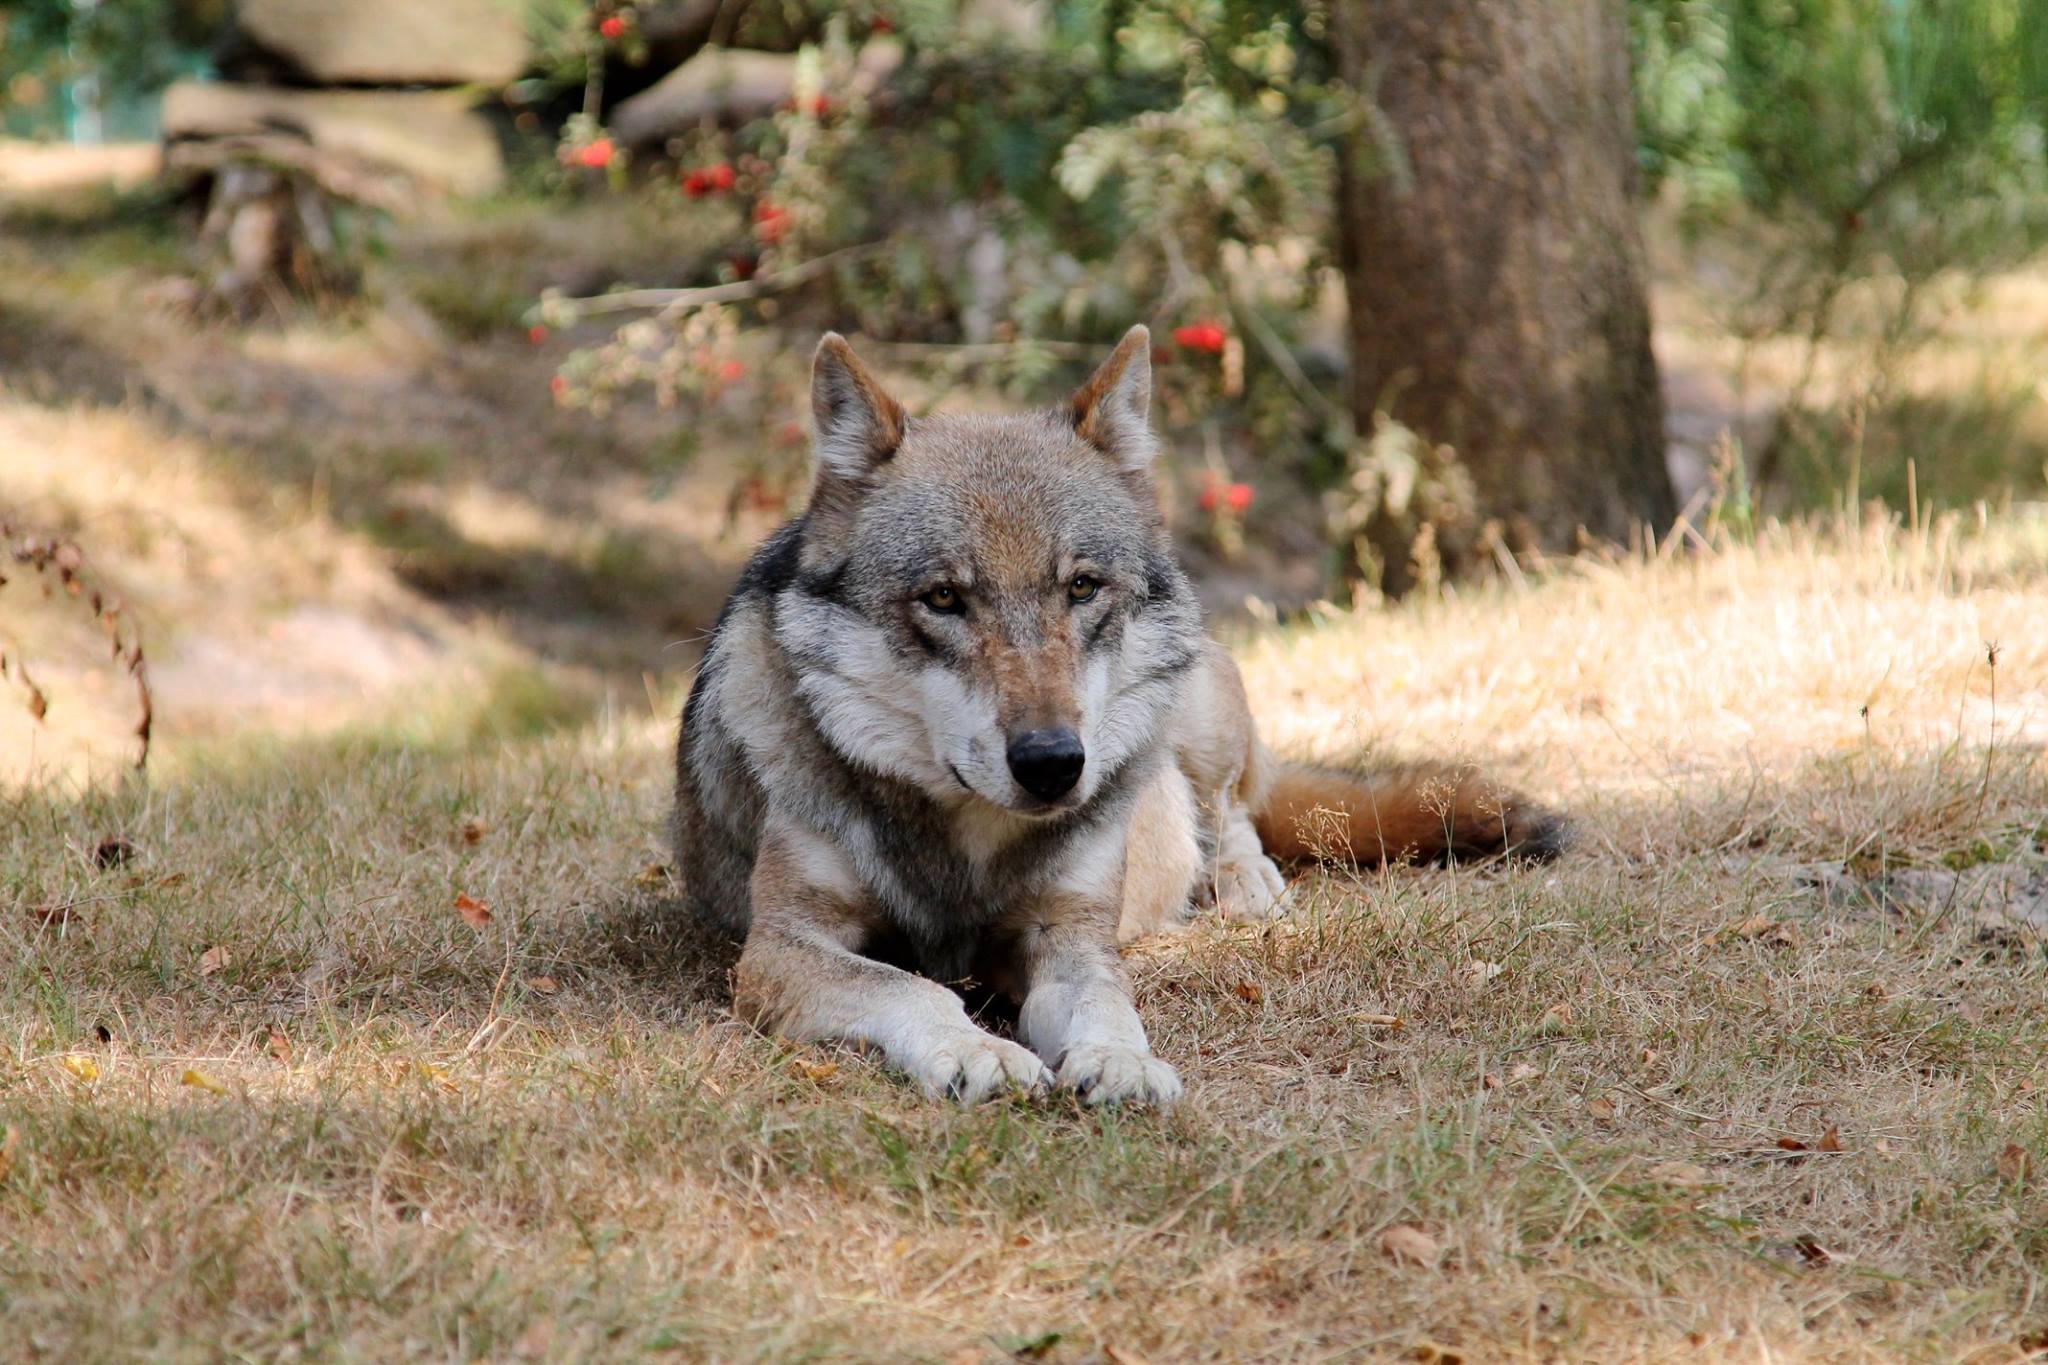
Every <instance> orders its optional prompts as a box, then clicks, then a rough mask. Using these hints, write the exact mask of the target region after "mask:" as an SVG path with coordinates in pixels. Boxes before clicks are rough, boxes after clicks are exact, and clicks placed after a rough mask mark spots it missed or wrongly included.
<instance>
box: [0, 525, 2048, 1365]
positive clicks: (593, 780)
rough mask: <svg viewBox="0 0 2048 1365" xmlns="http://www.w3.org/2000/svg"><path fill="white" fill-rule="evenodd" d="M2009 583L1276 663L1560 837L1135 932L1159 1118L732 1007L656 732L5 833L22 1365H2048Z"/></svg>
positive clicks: (1747, 571)
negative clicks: (1877, 1363)
mask: <svg viewBox="0 0 2048 1365" xmlns="http://www.w3.org/2000/svg"><path fill="white" fill-rule="evenodd" d="M2044 566H2048V528H2044V526H2043V524H2042V523H2041V522H2039V521H2038V520H2036V521H2032V522H2024V523H2007V524H1994V525H1993V526H1992V527H1991V528H1990V530H1989V531H1988V532H1986V533H1982V534H1980V533H1978V532H1976V531H1975V530H1973V529H1969V528H1963V529H1951V530H1949V531H1947V532H1944V533H1941V534H1936V533H1933V532H1929V533H1927V534H1926V535H1923V536H1921V537H1917V538H1916V537H1912V536H1909V535H1906V534H1904V533H1902V532H1896V531H1888V530H1875V531H1871V532H1869V533H1867V534H1863V535H1860V536H1858V535H1833V536H1822V535H1815V534H1810V533H1791V532H1784V533H1774V534H1773V535H1771V536H1769V537H1767V538H1766V541H1765V543H1764V544H1762V545H1761V546H1758V547H1754V548H1724V549H1723V550H1721V551H1719V552H1717V553H1714V554H1711V555H1684V556H1674V558H1673V559H1672V560H1671V561H1670V562H1666V563H1661V564H1647V565H1646V564H1625V565H1619V566H1609V567H1599V566H1590V565H1588V566H1579V567H1571V568H1565V569H1562V570H1560V571H1558V572H1557V573H1556V574H1555V575H1554V576H1553V577H1552V578H1551V579H1550V580H1549V581H1546V582H1542V583H1539V584H1537V585H1535V586H1533V587H1531V588H1528V589H1526V590H1514V589H1510V588H1507V587H1499V588H1493V589H1487V590H1483V591H1479V592H1476V593H1472V594H1467V595H1465V596H1463V597H1460V598H1456V599H1452V600H1446V601H1442V602H1438V603H1433V604H1427V605H1423V606H1419V607H1416V608H1411V609H1404V610H1401V611H1397V612H1370V613H1365V614H1361V615H1356V616H1353V615H1332V616H1331V617H1330V618H1329V619H1327V620H1325V621H1323V622H1321V623H1318V624H1316V625H1313V626H1310V627H1303V628H1295V629H1291V630H1285V631H1269V632H1264V633H1261V634H1259V635H1257V636H1255V637H1251V638H1248V639H1246V640H1245V641H1243V642H1242V645H1241V650H1240V655H1241V657H1242V658H1243V659H1244V661H1245V663H1246V667H1247V671H1248V674H1249V676H1250V679H1251V681H1252V690H1253V694H1254V696H1255V697H1256V698H1257V699H1258V706H1259V708H1260V711H1261V719H1262V720H1263V722H1264V723H1265V724H1266V726H1267V727H1268V729H1269V731H1270V732H1271V733H1272V734H1273V735H1274V737H1275V738H1276V740H1277V741H1278V742H1279V743H1280V744H1281V745H1282V746H1283V747H1289V748H1296V749H1306V750H1314V751H1318V752H1322V753H1326V754H1330V755H1334V756H1340V757H1341V756H1347V755H1354V754H1356V753H1357V752H1359V751H1360V750H1372V751H1375V752H1384V753H1386V754H1388V755H1390V756H1399V757H1406V756H1410V755H1413V754H1417V753H1422V752H1432V753H1441V752H1445V751H1450V752H1453V753H1456V754H1460V755H1463V756H1467V757H1472V758H1475V759H1480V760H1483V761H1485V762H1487V763H1488V764H1489V765H1490V766H1493V767H1495V768H1498V769H1501V770H1503V771H1504V772H1506V773H1507V774H1509V775H1511V776H1512V777H1514V778H1515V779H1516V780H1518V781H1522V782H1524V783H1526V784H1528V785H1529V786H1531V787H1532V788H1535V789H1536V790H1538V791H1540V792H1542V793H1544V794H1545V795H1547V796H1552V797H1555V798H1556V799H1559V800H1561V801H1563V802H1565V803H1566V804H1568V805H1570V806H1572V807H1573V808H1574V809H1575V810H1577V811H1578V812H1579V813H1580V816H1581V819H1582V821H1583V839H1582V842H1581V845H1580V848H1579V849H1578V851H1576V852H1574V853H1573V854H1571V855H1570V856H1568V857H1567V858H1566V859H1565V860H1564V861H1562V862H1561V863H1559V864H1557V865H1555V866H1552V867H1547V868H1542V869H1536V870H1508V869H1498V868H1488V869H1460V870H1452V871H1446V872H1417V871H1397V872H1391V873H1385V874H1374V875H1368V876H1363V877H1352V876H1346V875H1318V876H1315V877H1312V878H1310V879H1309V880H1308V881H1307V882H1305V883H1304V884H1303V886H1302V887H1301V888H1300V894H1301V898H1302V902H1303V904H1302V906H1301V908H1300V910H1299V912H1298V913H1297V914H1295V915H1294V916H1293V917H1292V918H1290V919H1288V920H1286V921H1284V922H1281V923H1277V924H1274V925H1271V926H1268V927H1263V928H1258V927H1231V926H1225V925H1220V924H1207V925H1202V926H1200V927H1198V928H1196V929H1195V930H1194V931H1192V932H1190V933H1188V934H1186V935H1184V936H1180V937H1177V938H1174V939H1170V940H1164V941H1156V942H1152V943H1148V944H1145V945H1141V946H1140V948H1139V949H1138V950H1137V952H1136V953H1135V954H1134V959H1133V969H1134V973H1135V976H1136V979H1137V983H1138V987H1139V990H1140V992H1141V995H1142V997H1143V1001H1142V1007H1143V1009H1144V1011H1145V1013H1146V1016H1147V1018H1148V1019H1149V1020H1150V1021H1151V1025H1152V1028H1153V1031H1154V1036H1155V1039H1156V1041H1157V1044H1158V1046H1159V1048H1160V1050H1161V1051H1162V1053H1163V1054H1164V1055H1166V1056H1167V1057H1168V1058H1170V1059H1171V1060H1172V1061H1174V1062H1175V1063H1176V1064H1177V1065H1178V1066H1179V1067H1180V1068H1181V1070H1182V1073H1183V1075H1184V1077H1185V1079H1186V1080H1187V1083H1188V1090H1189V1100H1188V1102H1187V1103H1186V1105H1185V1106H1184V1107H1183V1108H1182V1109H1181V1110H1180V1111H1179V1112H1177V1113H1175V1114H1173V1115H1172V1116H1170V1117H1165V1118H1159V1117H1154V1116H1150V1115H1143V1114H1097V1113H1083V1112H1080V1111H1078V1110H1076V1109H1075V1108H1074V1107H1072V1106H1070V1105H1068V1104H1065V1103H1058V1102H1053V1103H1044V1104H1037V1105H1024V1104H999V1105H993V1106H989V1107H985V1108H980V1109H975V1110H960V1109H956V1108H951V1107H945V1106H939V1105H933V1104H929V1103H927V1102H925V1101H923V1100H921V1099H919V1098H917V1097H916V1096H915V1095H913V1094H912V1093H911V1092H909V1091H908V1090H907V1089H906V1088H905V1087H903V1086H901V1085H899V1084H898V1083H897V1082H896V1081H894V1080H892V1079H891V1078H890V1077H888V1076H887V1075H886V1074H884V1073H882V1072H880V1071H879V1070H877V1069H876V1068H875V1067H874V1066H873V1065H872V1064H871V1063H869V1062H867V1061H864V1060H861V1059H858V1058H855V1057H853V1056H849V1055H843V1054H840V1053H838V1052H834V1051H830V1050H826V1049H797V1048H790V1047H787V1046H784V1045H780V1044H777V1043H774V1042H771V1041H768V1040H764V1039H762V1038H759V1037H756V1036H753V1035H752V1034H750V1033H748V1032H747V1031H745V1030H743V1029H742V1028H740V1027H739V1026H737V1025H736V1024H734V1023H733V1022H732V1021H731V1020H730V1019H729V1018H728V1017H727V1015H726V1014H725V1012H724V1011H723V1009H722V1006H721V1000H720V997H721V992H722V986H721V982H722V971H721V968H722V956H721V951H720V949H719V948H718V947H717V946H716V945H710V944H706V943H702V942H698V941H695V940H693V939H692V937H691V935H690V934H689V933H688V932H687V931H686V929H684V928H683V927H682V926H680V925H679V924H678V923H677V922H676V920H675V918H674V913H673V912H674V905H673V901H672V899H671V893H672V888H671V887H669V886H668V885H667V884H666V882H665V881H664V880H663V879H662V878H661V877H660V876H659V875H654V874H649V873H648V872H647V870H646V869H647V865H648V864H649V863H653V862H657V861H658V860H659V859H660V858H661V857H662V856H663V855H662V851H661V848H660V844H659V834H658V831H659V828H660V822H661V817H662V813H663V806H664V803H665V792H664V787H665V782H664V769H665V763H666V755H665V744H666V740H667V737H668V733H669V726H670V724H671V721H670V713H669V711H668V706H669V705H670V704H672V702H673V700H674V699H673V697H667V698H663V699H662V702H661V705H660V707H659V709H656V707H655V706H653V705H652V704H650V706H649V707H648V709H647V710H646V711H644V712H642V713H639V714H636V715H623V714H616V713H615V714H612V715H610V716H609V717H608V718H606V719H605V720H604V721H603V722H602V723H600V724H597V725H594V726H593V727H591V728H589V729H586V730H582V731H579V732H576V733H567V734H558V735H556V736H554V737H552V738H547V739H542V740H537V741H530V742H525V743H520V744H485V745H482V746H477V745H475V744H473V743H467V742H461V741H459V740H457V739H450V738H447V737H440V738H439V739H437V737H436V736H435V735H434V734H433V733H432V730H431V727H430V726H427V725H425V723H424V722H422V721H420V720H419V719H418V718H417V717H415V718H412V719H411V720H409V721H407V722H406V729H405V733H406V734H408V735H410V736H412V737H413V738H414V739H415V740H416V741H419V742H413V743H404V744H401V743H399V742H396V741H395V740H393V739H391V738H390V737H389V736H390V735H391V734H392V733H394V730H393V729H392V728H391V727H385V728H383V729H378V728H376V727H370V728H368V729H365V730H363V731H362V732H361V733H360V734H359V735H357V736H356V737H354V738H349V739H344V740H332V739H330V740H305V741H301V742H296V743H282V742H272V743H266V744H252V743H233V744H221V745H216V746H215V747H213V748H210V749H194V748H192V747H191V746H190V745H188V746H187V747H186V749H185V751H184V753H183V755H182V756H181V757H180V758H178V759H177V760H176V761H174V762H172V763H171V764H170V765H169V767H168V769H167V770H166V771H165V772H163V773H161V774H159V775H158V778H157V779H156V782H155V785H153V786H151V787H147V788H145V787H140V786H131V787H128V788H125V789H106V788H98V789H93V790H88V791H82V792H77V791H66V790H63V789H46V790H44V791H42V792H40V793H38V794H33V795H28V796H24V797H21V798H18V799H14V800H12V801H10V802H9V803H8V804H7V805H5V806H0V1036H4V1037H5V1039H6V1043H7V1046H6V1050H5V1053H4V1055H0V1123H4V1125H5V1126H6V1127H7V1128H8V1129H9V1130H10V1133H11V1134H12V1136H11V1137H10V1138H9V1139H8V1141H9V1142H10V1143H11V1144H12V1145H11V1146H10V1147H9V1149H8V1150H9V1153H10V1155H9V1158H8V1161H9V1169H8V1170H7V1172H6V1175H5V1177H4V1181H0V1318H4V1320H5V1321H6V1323H7V1325H8V1327H7V1331H6V1332H5V1333H0V1354H5V1355H11V1356H16V1357H23V1358H41V1359H50V1360H57V1359H86V1358H109V1357H117V1356H127V1355H150V1356H152V1357H160V1358H171V1359H183V1358H192V1359H202V1358H204V1359H213V1358H219V1357H222V1356H229V1357H262V1358H273V1357H280V1356H294V1355H303V1356H311V1357H318V1358H359V1359H383V1358H390V1357H394V1356H399V1355H409V1356H434V1357H462V1358H472V1357H476V1358H490V1359H501V1360H506V1359H517V1358H533V1359H568V1358H597V1357H605V1358H611V1357H620V1356H635V1355H640V1354H650V1353H655V1352H660V1351H672V1352H675V1353H678V1354H680V1355H681V1356H683V1357H685V1358H690V1357H713V1358H721V1359H724V1358H747V1359H754V1358H773V1359H781V1358H789V1357H797V1356H802V1357H806V1358H819V1359H904V1358H916V1359H937V1360H953V1359H961V1360H982V1359H989V1360H995V1359H1008V1358H1016V1357H1019V1356H1022V1357H1027V1358H1039V1359H1049V1360H1068V1361H1083V1360H1091V1359H1092V1360H1133V1359H1150V1360H1154V1361H1167V1360H1190V1359H1250V1358H1264V1359H1299V1360H1309V1359H1325V1358H1345V1359H1358V1358H1364V1359H1377V1358H1386V1359H1404V1358H1405V1359H1430V1358H1435V1359H1446V1358H1451V1357H1452V1356H1453V1355H1454V1354H1456V1353H1462V1354H1463V1357H1464V1358H1465V1359H1469V1360H1475V1361H1476V1360H1491V1359H1554V1360H1581V1359H1598V1360H1635V1359H1673V1358H1677V1359H1702V1360H1716V1359H1741V1360H1774V1361H1786V1360H1866V1359H1867V1360H1893V1359H1924V1360H1954V1359H1972V1360H1981V1361H2016V1360H2020V1359H2023V1358H2027V1357H2028V1356H2029V1353H2034V1354H2039V1353H2040V1352H2041V1351H2042V1350H2043V1349H2044V1346H2048V1343H2044V1340H2043V1337H2042V1335H2041V1334H2042V1333H2043V1332H2044V1331H2048V1301H2044V1296H2043V1293H2042V1291H2043V1287H2044V1283H2043V1277H2044V1274H2048V1177H2044V1174H2043V1171H2044V1167H2048V1116H2044V1095H2048V1015H2044V1012H2043V1009H2042V1000H2043V989H2044V985H2048V953H2044V947H2043V943H2044V931H2048V924H2044V923H2043V922H2042V921H2041V920H2040V919H2030V918H2029V916H2030V915H2033V914H2048V911H2044V910H2043V907H2044V904H2048V901H2044V899H2043V898H2041V897H2040V896H2039V895H2037V896H2036V898H2035V899H2033V900H2031V901H2030V900H2028V899H2027V898H2026V896H2025V895H2024V894H2017V893H2016V894H2015V895H2014V896H2012V897H2008V898H2007V899H2006V900H2003V901H2000V900H1997V899H1996V898H1995V897H1993V896H1992V895H1991V892H1990V889H1989V888H1991V887H1992V883H1991V882H1990V881H1988V880H1986V877H1987V875H1988V874H1992V873H1995V874H1997V875H1998V876H2001V877H2003V876H2005V875H2007V873H2008V872H2010V871H2011V870H2012V869H2019V873H2018V874H2016V875H2017V876H2019V877H2020V878H2021V881H2020V882H2015V883H2013V884H2015V885H2021V890H2022V892H2024V890H2025V888H2024V885H2023V884H2022V883H2023V879H2024V875H2026V874H2027V873H2029V872H2030V873H2031V875H2032V876H2033V877H2034V878H2036V883H2035V886H2036V890H2037V892H2038V891H2039V890H2040V889H2041V888H2042V887H2043V886H2048V873H2044V872H2043V864H2044V861H2048V847H2044V845H2048V827H2044V819H2048V816H2044V812H2048V768H2044V762H2043V759H2042V738H2043V735H2044V721H2048V714H2044V700H2048V629H2044V627H2048V568H2044ZM1992 640H1995V641H1997V642H1998V643H1999V644H2000V646H2001V652H2000V653H1999V656H1998V662H1997V666H1996V669H1995V672H1994V670H1993V669H1992V668H1991V667H1990V666H1989V665H1988V663H1987V655H1986V648H1985V646H1986V642H1987V641H1992ZM1994 688H1995V701H1994V695H1993V693H1994ZM1866 706H1867V707H1868V708H1869V709H1868V715H1867V717H1866V716H1865V715H1864V714H1862V708H1864V707H1866ZM380 734H381V735H383V736H385V737H384V738H379V735H380ZM110 837H119V838H122V839H125V840H127V841H129V843H130V844H131V845H132V846H133V848H134V849H135V850H136V852H135V854H134V856H133V857H132V859H129V860H127V861H118V862H115V863H114V864H113V865H111V866H108V867H104V868H102V867H101V866H99V865H98V864H99V862H100V861H101V859H99V858H96V856H95V850H96V849H98V848H99V847H100V845H101V844H102V842H103V841H105V840H107V839H108V838H110ZM1954 874H1960V876H1956V875H1954ZM1944 879H1947V880H1944ZM457 895H468V896H471V897H475V898H477V899H480V900H482V901H484V902H487V903H488V905H489V907H490V911H491V916H492V917H491V919H490V920H489V922H488V923H487V924H485V925H483V926H482V927H473V926H472V925H471V924H470V923H469V922H467V921H466V920H465V918H464V917H463V916H462V915H461V914H459V913H458V912H457V911H456V909H455V908H454V902H455V898H456V896H457ZM2029 907H2032V908H2031V909H2030V908H2029ZM1391 1020H1398V1023H1394V1022H1389V1021H1391ZM188 1072H191V1073H197V1074H196V1075H194V1076H193V1077H192V1078H191V1079H193V1080H198V1081H202V1082H209V1083H212V1085H217V1086H218V1090H216V1089H214V1088H211V1086H210V1085H209V1084H186V1083H181V1078H182V1077H185V1076H186V1075H187V1073H188ZM1787 1143H1797V1144H1801V1145H1800V1146H1798V1147H1791V1146H1787V1145H1786V1144H1787ZM1399 1227H1412V1228H1414V1229H1417V1230H1419V1231H1420V1232H1421V1233H1422V1234H1423V1237H1422V1238H1421V1239H1420V1240H1417V1239H1415V1238H1413V1237H1412V1236H1411V1237H1409V1238H1408V1240H1407V1241H1406V1242H1403V1241H1401V1240H1400V1239H1401V1238H1402V1237H1403V1236H1406V1234H1399V1233H1397V1234H1395V1238H1394V1239H1393V1240H1392V1241H1391V1242H1390V1241H1389V1238H1388V1233H1389V1231H1390V1230H1392V1229H1396V1228H1399ZM1390 1246H1393V1247H1395V1248H1396V1249H1401V1248H1406V1249H1407V1250H1408V1252H1409V1253H1410V1254H1409V1255H1408V1256H1407V1257H1406V1258H1400V1259H1397V1258H1396V1256H1395V1255H1393V1254H1390V1251H1389V1247H1390ZM1417 1255H1419V1256H1420V1257H1421V1259H1420V1260H1418V1259H1416V1256H1417ZM1055 1337H1056V1339H1055ZM1431 1351H1438V1352H1439V1353H1440V1354H1439V1355H1437V1356H1434V1357H1432V1356H1430V1355H1429V1352H1431Z"/></svg>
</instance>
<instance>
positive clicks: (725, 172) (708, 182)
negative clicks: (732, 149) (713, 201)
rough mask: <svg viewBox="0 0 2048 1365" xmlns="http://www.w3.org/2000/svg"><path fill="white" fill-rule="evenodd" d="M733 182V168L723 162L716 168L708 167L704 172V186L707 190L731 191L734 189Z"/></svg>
mask: <svg viewBox="0 0 2048 1365" xmlns="http://www.w3.org/2000/svg"><path fill="white" fill-rule="evenodd" d="M732 182H733V172H732V167H731V166H730V165H728V164H727V163H725V162H723V161H721V162H719V163H718V164H717V165H715V166H707V167H706V168H705V170H704V184H705V186H706V187H707V188H710V189H714V190H729V189H731V188H732Z"/></svg>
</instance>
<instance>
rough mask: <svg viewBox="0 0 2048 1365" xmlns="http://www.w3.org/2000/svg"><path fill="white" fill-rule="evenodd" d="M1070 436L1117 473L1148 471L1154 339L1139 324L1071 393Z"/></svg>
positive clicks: (1154, 443) (1152, 451)
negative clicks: (1085, 444)
mask: <svg viewBox="0 0 2048 1365" xmlns="http://www.w3.org/2000/svg"><path fill="white" fill-rule="evenodd" d="M1074 430H1075V431H1077V432H1079V433H1080V435H1081V438H1082V439H1083V440H1085V441H1088V442H1091V443H1092V444H1094V445H1095V446H1097V447H1099V448H1100V449H1101V450H1102V452H1103V453H1104V454H1105V455H1108V456H1109V457H1110V458H1111V459H1113V460H1115V461H1116V463H1117V466H1118V468H1120V469H1126V470H1131V471H1136V470H1140V469H1144V468H1147V467H1148V466H1150V465H1151V463H1152V457H1153V456H1154V455H1156V454H1158V452H1159V438H1158V437H1156V436H1154V435H1153V434H1152V333H1150V332H1148V331H1147V330H1145V325H1144V324H1143V323H1139V324H1138V325H1137V326H1136V327H1133V328H1131V330H1130V331H1128V332H1125V333H1124V339H1123V340H1122V341H1119V342H1118V343H1117V344H1116V349H1115V350H1114V351H1111V352H1110V353H1109V359H1107V360H1105V361H1103V362H1102V368H1100V369H1098V370H1097V371H1096V372H1095V373H1094V374H1092V375H1090V376H1089V377H1088V382H1087V383H1085V384H1083V385H1082V386H1081V387H1080V388H1078V389H1076V390H1075V391H1074Z"/></svg>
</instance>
